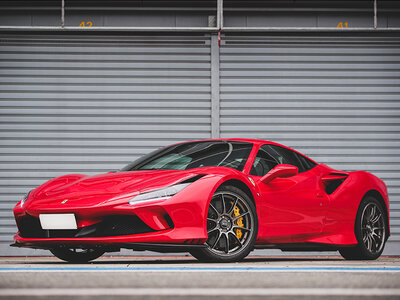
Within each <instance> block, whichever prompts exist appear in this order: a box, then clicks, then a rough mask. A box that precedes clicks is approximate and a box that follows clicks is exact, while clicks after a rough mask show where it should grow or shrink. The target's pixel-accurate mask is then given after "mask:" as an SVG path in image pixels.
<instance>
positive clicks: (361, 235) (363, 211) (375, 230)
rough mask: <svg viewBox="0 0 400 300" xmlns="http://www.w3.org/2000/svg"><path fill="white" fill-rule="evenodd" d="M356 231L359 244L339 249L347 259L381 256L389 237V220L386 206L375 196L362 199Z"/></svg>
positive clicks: (370, 258)
mask: <svg viewBox="0 0 400 300" xmlns="http://www.w3.org/2000/svg"><path fill="white" fill-rule="evenodd" d="M354 232H355V235H356V238H357V242H358V244H357V246H355V247H347V248H341V249H340V250H339V252H340V254H341V255H342V256H343V257H344V258H345V259H347V260H375V259H377V258H379V257H380V256H381V254H382V252H383V249H384V248H385V243H386V240H387V238H388V236H387V232H388V222H387V216H386V213H385V208H384V207H382V204H381V203H380V202H379V201H378V200H377V199H376V198H375V197H372V196H367V197H365V198H364V199H363V200H362V201H361V203H360V206H359V208H358V211H357V216H356V222H355V225H354Z"/></svg>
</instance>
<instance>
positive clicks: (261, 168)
mask: <svg viewBox="0 0 400 300" xmlns="http://www.w3.org/2000/svg"><path fill="white" fill-rule="evenodd" d="M268 147H269V145H264V146H262V147H261V148H260V150H258V153H257V156H256V158H255V159H254V163H253V166H252V167H251V170H250V174H251V175H255V176H264V175H265V174H267V173H268V172H269V171H270V170H271V169H273V168H274V167H275V166H276V165H278V164H280V162H279V160H277V159H276V157H274V156H272V155H271V154H270V153H271V150H270V149H268Z"/></svg>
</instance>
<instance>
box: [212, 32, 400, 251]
mask: <svg viewBox="0 0 400 300" xmlns="http://www.w3.org/2000/svg"><path fill="white" fill-rule="evenodd" d="M342 33H343V32H342ZM342 33H341V34H340V36H333V35H331V36H329V35H325V36H323V35H322V36H321V34H319V35H318V36H317V35H316V34H314V35H313V36H312V35H308V36H307V35H303V36H301V35H299V34H297V35H296V36H294V35H292V36H291V35H289V34H288V35H285V36H282V35H281V36H278V35H271V36H267V35H264V36H262V35H249V34H247V35H240V34H230V35H227V36H226V37H224V38H223V40H224V44H223V46H222V48H221V65H220V70H221V79H220V80H221V137H223V138H227V137H254V138H265V139H270V140H274V141H276V142H280V143H282V144H285V145H288V146H291V147H293V148H295V149H298V150H299V151H301V152H303V153H305V154H308V155H309V156H310V157H312V158H314V159H315V160H316V161H318V162H323V163H326V164H328V165H330V166H332V167H334V168H338V169H343V170H360V169H361V170H367V171H370V172H372V173H373V174H376V175H377V176H379V177H380V178H382V179H383V180H384V181H385V182H386V184H387V185H388V188H389V193H390V202H391V225H392V236H391V238H390V240H389V244H388V245H387V248H386V249H387V250H386V251H385V253H392V254H396V253H397V254H399V252H400V156H399V154H400V135H399V133H400V38H399V37H398V36H397V37H395V36H387V37H383V36H382V34H380V37H378V36H376V37H374V36H373V34H368V36H369V37H366V36H364V37H363V36H362V35H361V34H360V35H354V34H353V35H344V34H342Z"/></svg>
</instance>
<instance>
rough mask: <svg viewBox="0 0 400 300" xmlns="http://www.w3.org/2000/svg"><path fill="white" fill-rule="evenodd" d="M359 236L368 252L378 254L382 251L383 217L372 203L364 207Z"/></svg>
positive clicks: (383, 235)
mask: <svg viewBox="0 0 400 300" xmlns="http://www.w3.org/2000/svg"><path fill="white" fill-rule="evenodd" d="M361 234H362V240H363V243H364V245H365V247H366V248H367V249H368V251H369V252H371V253H378V252H380V251H381V250H382V247H383V246H384V243H385V238H386V230H385V221H384V215H383V213H382V211H381V209H380V208H379V207H378V206H377V205H376V204H375V203H373V202H371V203H369V204H368V205H366V206H365V207H364V210H363V212H362V215H361Z"/></svg>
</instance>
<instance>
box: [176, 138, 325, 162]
mask: <svg viewBox="0 0 400 300" xmlns="http://www.w3.org/2000/svg"><path fill="white" fill-rule="evenodd" d="M200 141H236V142H246V143H251V144H254V145H257V146H259V145H264V144H271V145H276V146H280V147H283V148H286V149H289V150H292V151H294V152H296V153H298V154H300V155H302V156H304V157H306V158H308V159H309V160H311V161H312V162H314V163H316V164H318V163H317V162H316V161H314V160H313V159H311V158H310V157H308V156H307V155H304V154H303V153H301V152H299V151H297V150H295V149H292V148H290V147H288V146H285V145H282V144H279V143H275V142H272V141H268V140H261V139H245V138H230V139H203V140H194V141H187V142H182V143H178V144H183V143H190V142H200Z"/></svg>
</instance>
